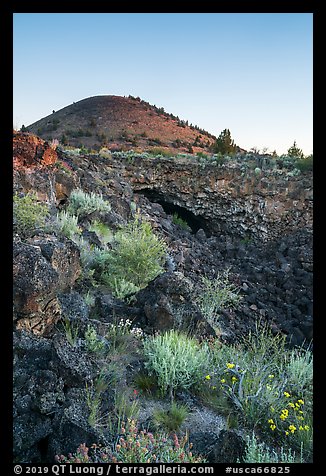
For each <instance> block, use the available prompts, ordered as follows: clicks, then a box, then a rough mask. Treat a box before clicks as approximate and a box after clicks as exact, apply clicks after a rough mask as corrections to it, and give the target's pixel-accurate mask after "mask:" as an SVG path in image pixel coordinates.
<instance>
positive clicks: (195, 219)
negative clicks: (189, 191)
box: [135, 189, 212, 236]
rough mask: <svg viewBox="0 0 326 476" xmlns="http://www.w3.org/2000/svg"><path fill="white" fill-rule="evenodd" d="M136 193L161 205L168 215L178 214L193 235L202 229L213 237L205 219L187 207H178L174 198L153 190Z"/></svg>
mask: <svg viewBox="0 0 326 476" xmlns="http://www.w3.org/2000/svg"><path fill="white" fill-rule="evenodd" d="M135 193H136V194H139V195H143V196H144V197H146V198H147V199H148V200H149V201H150V202H153V203H158V204H160V205H161V206H162V208H163V210H164V211H165V213H166V214H167V215H174V214H177V215H178V217H179V218H182V220H184V221H185V222H186V223H187V224H188V225H189V227H190V228H191V231H192V233H197V231H198V230H200V229H202V230H204V231H205V233H206V235H207V236H211V235H212V230H211V229H210V226H209V223H208V221H207V220H206V219H205V218H203V217H202V216H200V215H195V214H194V213H193V212H192V211H190V210H188V209H187V208H185V207H181V206H180V205H177V204H176V203H174V200H173V198H172V197H166V196H164V195H163V194H162V193H160V192H157V191H155V190H151V189H143V190H141V191H135Z"/></svg>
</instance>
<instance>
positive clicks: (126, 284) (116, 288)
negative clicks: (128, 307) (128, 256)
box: [101, 273, 140, 302]
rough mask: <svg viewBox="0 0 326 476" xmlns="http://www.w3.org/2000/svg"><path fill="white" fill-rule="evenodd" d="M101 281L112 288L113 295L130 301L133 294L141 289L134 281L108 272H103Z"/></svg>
mask: <svg viewBox="0 0 326 476" xmlns="http://www.w3.org/2000/svg"><path fill="white" fill-rule="evenodd" d="M101 281H102V283H103V284H105V285H106V286H108V287H109V288H110V289H111V292H112V294H113V296H115V297H116V298H118V299H121V300H122V301H127V302H130V301H131V298H132V295H133V294H136V293H138V291H140V287H139V286H136V285H135V284H134V283H131V282H130V281H126V280H125V279H124V278H117V277H115V276H112V275H110V274H108V273H103V274H102V277H101Z"/></svg>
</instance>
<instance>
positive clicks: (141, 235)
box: [101, 217, 166, 289]
mask: <svg viewBox="0 0 326 476" xmlns="http://www.w3.org/2000/svg"><path fill="white" fill-rule="evenodd" d="M165 254H166V245H165V242H164V241H163V240H162V239H161V238H159V237H157V236H156V235H155V234H154V233H153V231H152V227H151V225H150V224H149V223H147V222H141V221H140V220H139V218H138V217H136V219H135V220H134V221H133V222H131V223H129V224H127V225H126V226H124V227H122V228H121V230H120V231H118V232H117V233H116V235H115V238H114V244H113V248H112V250H110V252H108V254H107V255H106V259H105V271H104V272H103V275H102V276H101V279H102V280H104V281H105V282H106V283H107V284H108V283H112V288H113V289H114V288H115V283H116V282H117V283H121V280H122V279H123V280H124V281H125V282H127V283H132V284H133V285H134V286H136V287H138V288H140V289H141V288H144V287H146V286H147V284H148V283H149V282H150V281H151V280H152V279H154V278H156V276H158V275H159V274H161V273H162V272H163V265H164V262H165ZM115 280H116V281H115Z"/></svg>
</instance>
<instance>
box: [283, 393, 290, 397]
mask: <svg viewBox="0 0 326 476" xmlns="http://www.w3.org/2000/svg"><path fill="white" fill-rule="evenodd" d="M283 395H284V396H285V397H286V398H289V397H291V395H290V394H289V392H284V394H283Z"/></svg>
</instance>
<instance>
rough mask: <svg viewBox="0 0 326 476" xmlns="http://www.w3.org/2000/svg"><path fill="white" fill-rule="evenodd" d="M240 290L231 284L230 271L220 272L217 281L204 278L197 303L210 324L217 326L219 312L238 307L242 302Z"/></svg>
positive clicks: (196, 298)
mask: <svg viewBox="0 0 326 476" xmlns="http://www.w3.org/2000/svg"><path fill="white" fill-rule="evenodd" d="M241 299H242V296H240V295H239V288H238V287H237V286H236V285H235V284H233V283H231V282H230V280H229V271H228V270H226V271H223V272H219V273H218V275H217V277H216V278H215V279H209V278H207V277H205V276H204V277H202V282H201V286H200V289H199V291H198V292H197V295H196V297H195V302H196V304H197V306H198V307H199V309H200V311H201V313H202V314H203V316H204V317H205V318H206V319H207V320H208V322H209V323H210V324H211V325H213V326H216V325H217V321H218V312H219V311H220V310H221V309H225V308H226V307H229V308H230V307H236V306H237V305H238V304H239V302H240V301H241Z"/></svg>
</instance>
